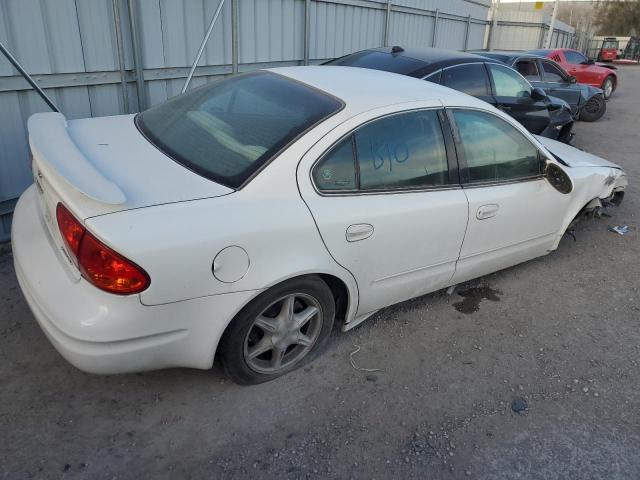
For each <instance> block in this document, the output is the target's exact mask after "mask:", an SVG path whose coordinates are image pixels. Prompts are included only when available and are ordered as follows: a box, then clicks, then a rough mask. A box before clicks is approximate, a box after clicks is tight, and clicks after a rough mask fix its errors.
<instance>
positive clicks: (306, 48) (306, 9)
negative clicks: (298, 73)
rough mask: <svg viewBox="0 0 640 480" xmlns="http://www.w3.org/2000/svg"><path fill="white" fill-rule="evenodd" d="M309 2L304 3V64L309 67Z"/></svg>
mask: <svg viewBox="0 0 640 480" xmlns="http://www.w3.org/2000/svg"><path fill="white" fill-rule="evenodd" d="M310 28H311V0H305V2H304V45H303V49H304V64H305V65H309V48H310V45H309V41H310V39H311V31H310Z"/></svg>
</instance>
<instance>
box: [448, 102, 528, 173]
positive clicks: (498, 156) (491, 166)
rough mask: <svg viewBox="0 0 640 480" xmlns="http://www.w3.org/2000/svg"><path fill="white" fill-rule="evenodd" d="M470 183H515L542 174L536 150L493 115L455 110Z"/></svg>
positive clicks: (512, 128)
mask: <svg viewBox="0 0 640 480" xmlns="http://www.w3.org/2000/svg"><path fill="white" fill-rule="evenodd" d="M453 115H454V118H455V121H456V126H457V128H458V132H459V134H460V141H461V143H462V150H463V154H464V159H465V161H466V163H467V172H468V173H467V174H468V181H469V182H472V183H473V182H495V181H500V180H514V179H518V178H527V177H532V176H536V175H539V174H540V161H539V159H538V150H537V148H536V147H535V146H534V145H533V144H532V143H531V142H530V141H529V140H528V139H527V138H525V136H524V135H522V134H521V133H520V132H519V131H518V130H516V129H515V128H514V127H513V126H511V125H509V124H508V123H507V122H505V121H504V120H502V119H501V118H498V117H496V116H494V115H490V114H488V113H484V112H478V111H471V110H454V113H453Z"/></svg>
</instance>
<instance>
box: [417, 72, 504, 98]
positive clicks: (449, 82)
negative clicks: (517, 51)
mask: <svg viewBox="0 0 640 480" xmlns="http://www.w3.org/2000/svg"><path fill="white" fill-rule="evenodd" d="M426 79H429V80H430V76H429V77H427V78H426ZM431 81H433V80H431ZM440 84H442V85H444V86H445V87H449V88H452V89H454V90H458V91H459V92H463V93H466V94H467V95H471V96H472V97H476V98H479V99H480V100H484V101H485V102H487V103H490V104H492V105H494V106H495V103H496V101H495V99H494V98H493V96H492V95H491V85H490V83H489V77H488V76H487V70H486V69H485V67H484V64H483V63H482V62H476V63H464V64H461V65H454V66H452V67H447V68H445V69H443V70H442V73H441V75H440Z"/></svg>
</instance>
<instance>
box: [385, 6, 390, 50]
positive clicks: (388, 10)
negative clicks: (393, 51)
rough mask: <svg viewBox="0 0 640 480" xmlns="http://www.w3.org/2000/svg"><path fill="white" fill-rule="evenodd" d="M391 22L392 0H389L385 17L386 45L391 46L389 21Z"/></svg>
mask: <svg viewBox="0 0 640 480" xmlns="http://www.w3.org/2000/svg"><path fill="white" fill-rule="evenodd" d="M390 22H391V0H387V14H386V16H385V17H384V45H383V46H385V47H388V46H389V23H390Z"/></svg>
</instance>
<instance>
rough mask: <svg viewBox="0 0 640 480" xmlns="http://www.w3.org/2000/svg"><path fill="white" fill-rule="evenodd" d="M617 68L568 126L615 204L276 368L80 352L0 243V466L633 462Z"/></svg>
mask: <svg viewBox="0 0 640 480" xmlns="http://www.w3.org/2000/svg"><path fill="white" fill-rule="evenodd" d="M619 73H620V82H621V87H620V89H619V90H618V91H617V92H616V93H615V94H614V96H613V98H612V100H611V101H610V102H609V104H608V111H607V113H606V114H605V117H604V118H603V119H601V120H600V121H598V122H595V123H591V124H589V123H582V122H579V123H577V125H576V128H575V130H576V133H577V135H576V146H577V147H579V148H582V149H584V150H587V151H589V152H592V153H594V154H596V155H600V156H602V157H604V158H607V159H609V160H612V161H614V162H616V163H618V164H620V165H622V166H623V167H624V168H625V170H626V172H627V174H628V175H629V183H630V187H629V189H628V190H627V194H626V198H625V201H624V203H623V204H622V206H621V207H620V208H619V209H617V210H615V211H613V216H612V217H610V218H601V219H596V220H591V221H587V222H583V223H581V224H580V225H579V226H578V228H577V229H576V233H575V237H576V238H575V241H574V240H573V239H572V238H570V237H568V236H565V238H564V239H563V240H562V242H561V243H560V247H559V249H558V250H557V251H556V252H553V253H552V254H550V255H548V256H546V257H544V258H540V259H537V260H534V261H531V262H528V263H526V264H523V265H519V266H516V267H514V268H510V269H508V270H505V271H501V272H498V273H496V274H493V275H490V276H487V277H483V278H482V279H479V280H477V281H474V282H471V283H469V284H466V285H461V286H460V287H459V288H458V293H454V294H453V295H450V296H449V295H447V294H446V293H445V292H436V293H434V294H431V295H427V296H425V297H421V298H419V299H415V300H413V301H410V302H405V303H403V304H400V305H397V306H394V307H391V308H387V309H385V310H382V311H380V312H379V313H378V314H376V315H375V316H374V317H373V318H372V319H370V320H369V321H367V322H365V323H364V324H362V325H361V326H359V327H357V328H355V329H354V330H352V331H350V332H348V333H339V332H336V333H335V334H334V335H333V336H332V338H331V339H330V341H329V342H328V346H327V347H326V348H325V351H324V354H323V355H322V356H321V357H320V358H318V359H317V360H316V361H315V362H313V363H312V364H310V365H308V366H307V367H306V368H304V369H300V370H298V371H296V372H294V373H292V374H289V375H287V376H285V377H284V378H281V379H278V380H276V381H274V382H271V383H268V384H263V385H259V386H255V387H240V386H237V385H235V384H232V383H230V382H229V381H228V380H226V379H225V377H224V375H223V374H222V372H221V369H220V367H219V365H217V364H216V366H215V367H214V369H213V370H212V371H196V370H186V369H173V370H165V371H158V372H149V373H144V374H137V375H120V376H94V375H88V374H84V373H82V372H80V371H78V370H76V369H75V368H74V367H72V366H70V365H69V364H67V363H66V362H65V361H64V360H63V359H62V357H61V356H60V355H59V354H58V353H57V352H56V351H55V350H54V348H53V347H52V346H51V345H50V344H49V342H48V341H47V340H46V338H45V336H44V334H43V333H42V331H41V330H40V328H39V327H38V326H37V324H36V322H35V320H34V318H33V317H32V315H31V313H30V311H29V309H28V307H27V305H26V303H25V301H24V299H23V297H22V294H21V293H20V289H19V288H18V287H17V281H16V278H15V275H14V272H13V266H12V258H11V253H10V251H9V249H8V248H7V247H0V249H2V250H1V252H2V253H0V478H7V479H14V478H91V479H102V478H105V479H112V478H119V479H129V478H258V477H260V478H430V479H431V478H445V479H449V478H452V479H455V478H477V479H502V478H508V479H516V478H523V479H524V478H526V479H570V478H571V479H573V478H575V479H587V478H588V479H593V478H603V479H637V478H640V455H639V454H638V452H639V451H640V292H639V288H640V237H639V235H638V213H637V212H639V211H640V194H639V184H640V129H639V126H638V125H639V122H640V67H621V68H620V69H619ZM610 225H628V226H629V233H628V234H626V235H624V236H622V235H618V234H615V233H612V232H610V231H608V230H607V227H608V226H610ZM460 293H461V294H462V295H460ZM354 352H355V353H354Z"/></svg>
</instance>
